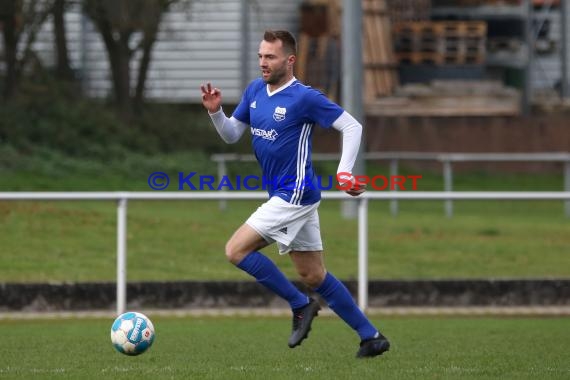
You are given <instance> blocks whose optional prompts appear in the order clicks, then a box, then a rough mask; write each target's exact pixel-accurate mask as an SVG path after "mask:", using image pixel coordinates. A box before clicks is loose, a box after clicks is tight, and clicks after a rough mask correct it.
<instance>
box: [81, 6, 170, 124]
mask: <svg viewBox="0 0 570 380" xmlns="http://www.w3.org/2000/svg"><path fill="white" fill-rule="evenodd" d="M174 2H176V0H120V1H116V0H85V2H84V9H85V13H86V14H87V15H88V16H89V18H90V19H91V20H93V22H94V23H95V25H96V27H97V29H98V31H99V33H100V34H101V37H102V39H103V42H104V44H105V47H106V49H107V54H108V58H109V64H110V67H111V76H112V82H113V90H114V95H115V101H116V104H117V106H118V108H119V110H120V113H121V114H122V115H123V116H126V117H129V116H130V115H132V112H133V110H134V109H136V108H137V107H140V106H141V105H142V103H143V100H144V88H145V83H146V78H147V72H148V68H149V65H150V62H151V58H152V57H151V55H152V47H153V45H154V42H155V41H156V37H157V33H158V28H159V25H160V21H161V17H162V14H163V13H164V12H165V11H167V10H168V8H169V7H170V5H171V4H173V3H174ZM139 36H140V39H139V41H138V42H136V38H135V37H139ZM133 45H134V46H133ZM137 51H141V56H140V61H139V65H138V68H139V71H138V76H137V80H136V85H135V88H134V89H133V88H131V75H132V70H131V67H132V65H131V61H132V60H133V57H134V56H135V53H136V52H137Z"/></svg>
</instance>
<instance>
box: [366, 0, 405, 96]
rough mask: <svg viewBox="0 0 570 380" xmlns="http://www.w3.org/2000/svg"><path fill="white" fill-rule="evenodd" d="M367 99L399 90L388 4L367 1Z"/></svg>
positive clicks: (380, 0)
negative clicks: (397, 88)
mask: <svg viewBox="0 0 570 380" xmlns="http://www.w3.org/2000/svg"><path fill="white" fill-rule="evenodd" d="M362 10H363V31H364V32H363V46H362V50H363V54H364V56H363V64H364V99H365V101H373V100H374V99H376V98H378V97H382V96H387V95H390V94H392V93H393V91H394V89H395V88H396V87H397V86H398V84H399V83H398V76H397V71H396V68H397V66H396V57H395V55H394V50H393V45H392V33H391V23H390V18H389V15H388V12H387V7H386V1H385V0H363V2H362Z"/></svg>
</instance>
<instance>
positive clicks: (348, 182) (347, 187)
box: [337, 173, 366, 197]
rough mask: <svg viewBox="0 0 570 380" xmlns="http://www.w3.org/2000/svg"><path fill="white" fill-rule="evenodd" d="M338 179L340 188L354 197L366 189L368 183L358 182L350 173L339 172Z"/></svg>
mask: <svg viewBox="0 0 570 380" xmlns="http://www.w3.org/2000/svg"><path fill="white" fill-rule="evenodd" d="M337 179H338V182H339V186H338V189H340V190H343V191H344V192H345V193H347V194H349V195H351V196H353V197H357V196H359V195H360V194H362V193H364V192H365V191H366V184H365V183H360V182H358V181H357V180H356V178H354V176H353V175H352V174H350V173H338V174H337Z"/></svg>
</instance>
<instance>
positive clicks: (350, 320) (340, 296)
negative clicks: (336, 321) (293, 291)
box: [315, 273, 378, 340]
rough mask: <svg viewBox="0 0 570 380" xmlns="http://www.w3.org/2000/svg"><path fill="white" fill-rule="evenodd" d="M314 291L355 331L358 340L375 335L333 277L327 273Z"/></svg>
mask: <svg viewBox="0 0 570 380" xmlns="http://www.w3.org/2000/svg"><path fill="white" fill-rule="evenodd" d="M315 291H316V292H317V293H319V294H320V295H321V296H322V297H323V298H324V299H325V301H327V303H328V304H329V307H330V308H331V309H333V311H334V312H335V313H336V314H338V316H339V317H341V318H342V319H343V320H344V321H345V322H346V323H347V324H348V325H349V326H350V327H352V328H353V329H354V330H356V332H357V333H358V335H359V336H360V339H362V340H364V339H370V338H373V337H374V336H375V335H376V333H377V332H378V330H377V329H376V328H375V327H374V326H373V325H372V323H370V321H369V320H368V318H366V316H365V315H364V313H363V312H362V311H361V310H360V309H359V308H358V306H357V305H356V303H355V302H354V299H353V298H352V295H351V294H350V292H349V291H348V289H347V288H346V286H344V284H343V283H342V282H340V281H339V280H337V278H336V277H335V276H333V275H332V274H330V273H327V275H326V277H325V280H324V281H323V283H322V284H321V286H319V287H318V288H316V289H315Z"/></svg>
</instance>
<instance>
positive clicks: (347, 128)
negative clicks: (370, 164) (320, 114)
mask: <svg viewBox="0 0 570 380" xmlns="http://www.w3.org/2000/svg"><path fill="white" fill-rule="evenodd" d="M332 127H333V128H334V129H336V130H338V131H339V132H341V133H342V154H341V158H340V163H339V165H338V170H337V180H338V181H339V183H340V188H341V189H342V190H344V191H346V192H347V193H348V194H350V195H352V196H358V195H360V194H362V193H363V192H364V191H365V185H364V184H360V183H358V182H357V181H356V180H355V179H354V177H353V175H352V169H353V167H354V163H355V162H356V157H357V156H358V149H359V147H360V141H361V138H362V124H360V123H359V122H358V120H356V119H355V118H354V117H353V116H352V115H351V114H349V113H348V112H346V111H344V112H343V113H342V114H341V115H340V116H339V117H338V118H337V119H336V120H335V121H334V122H333V123H332Z"/></svg>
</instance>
